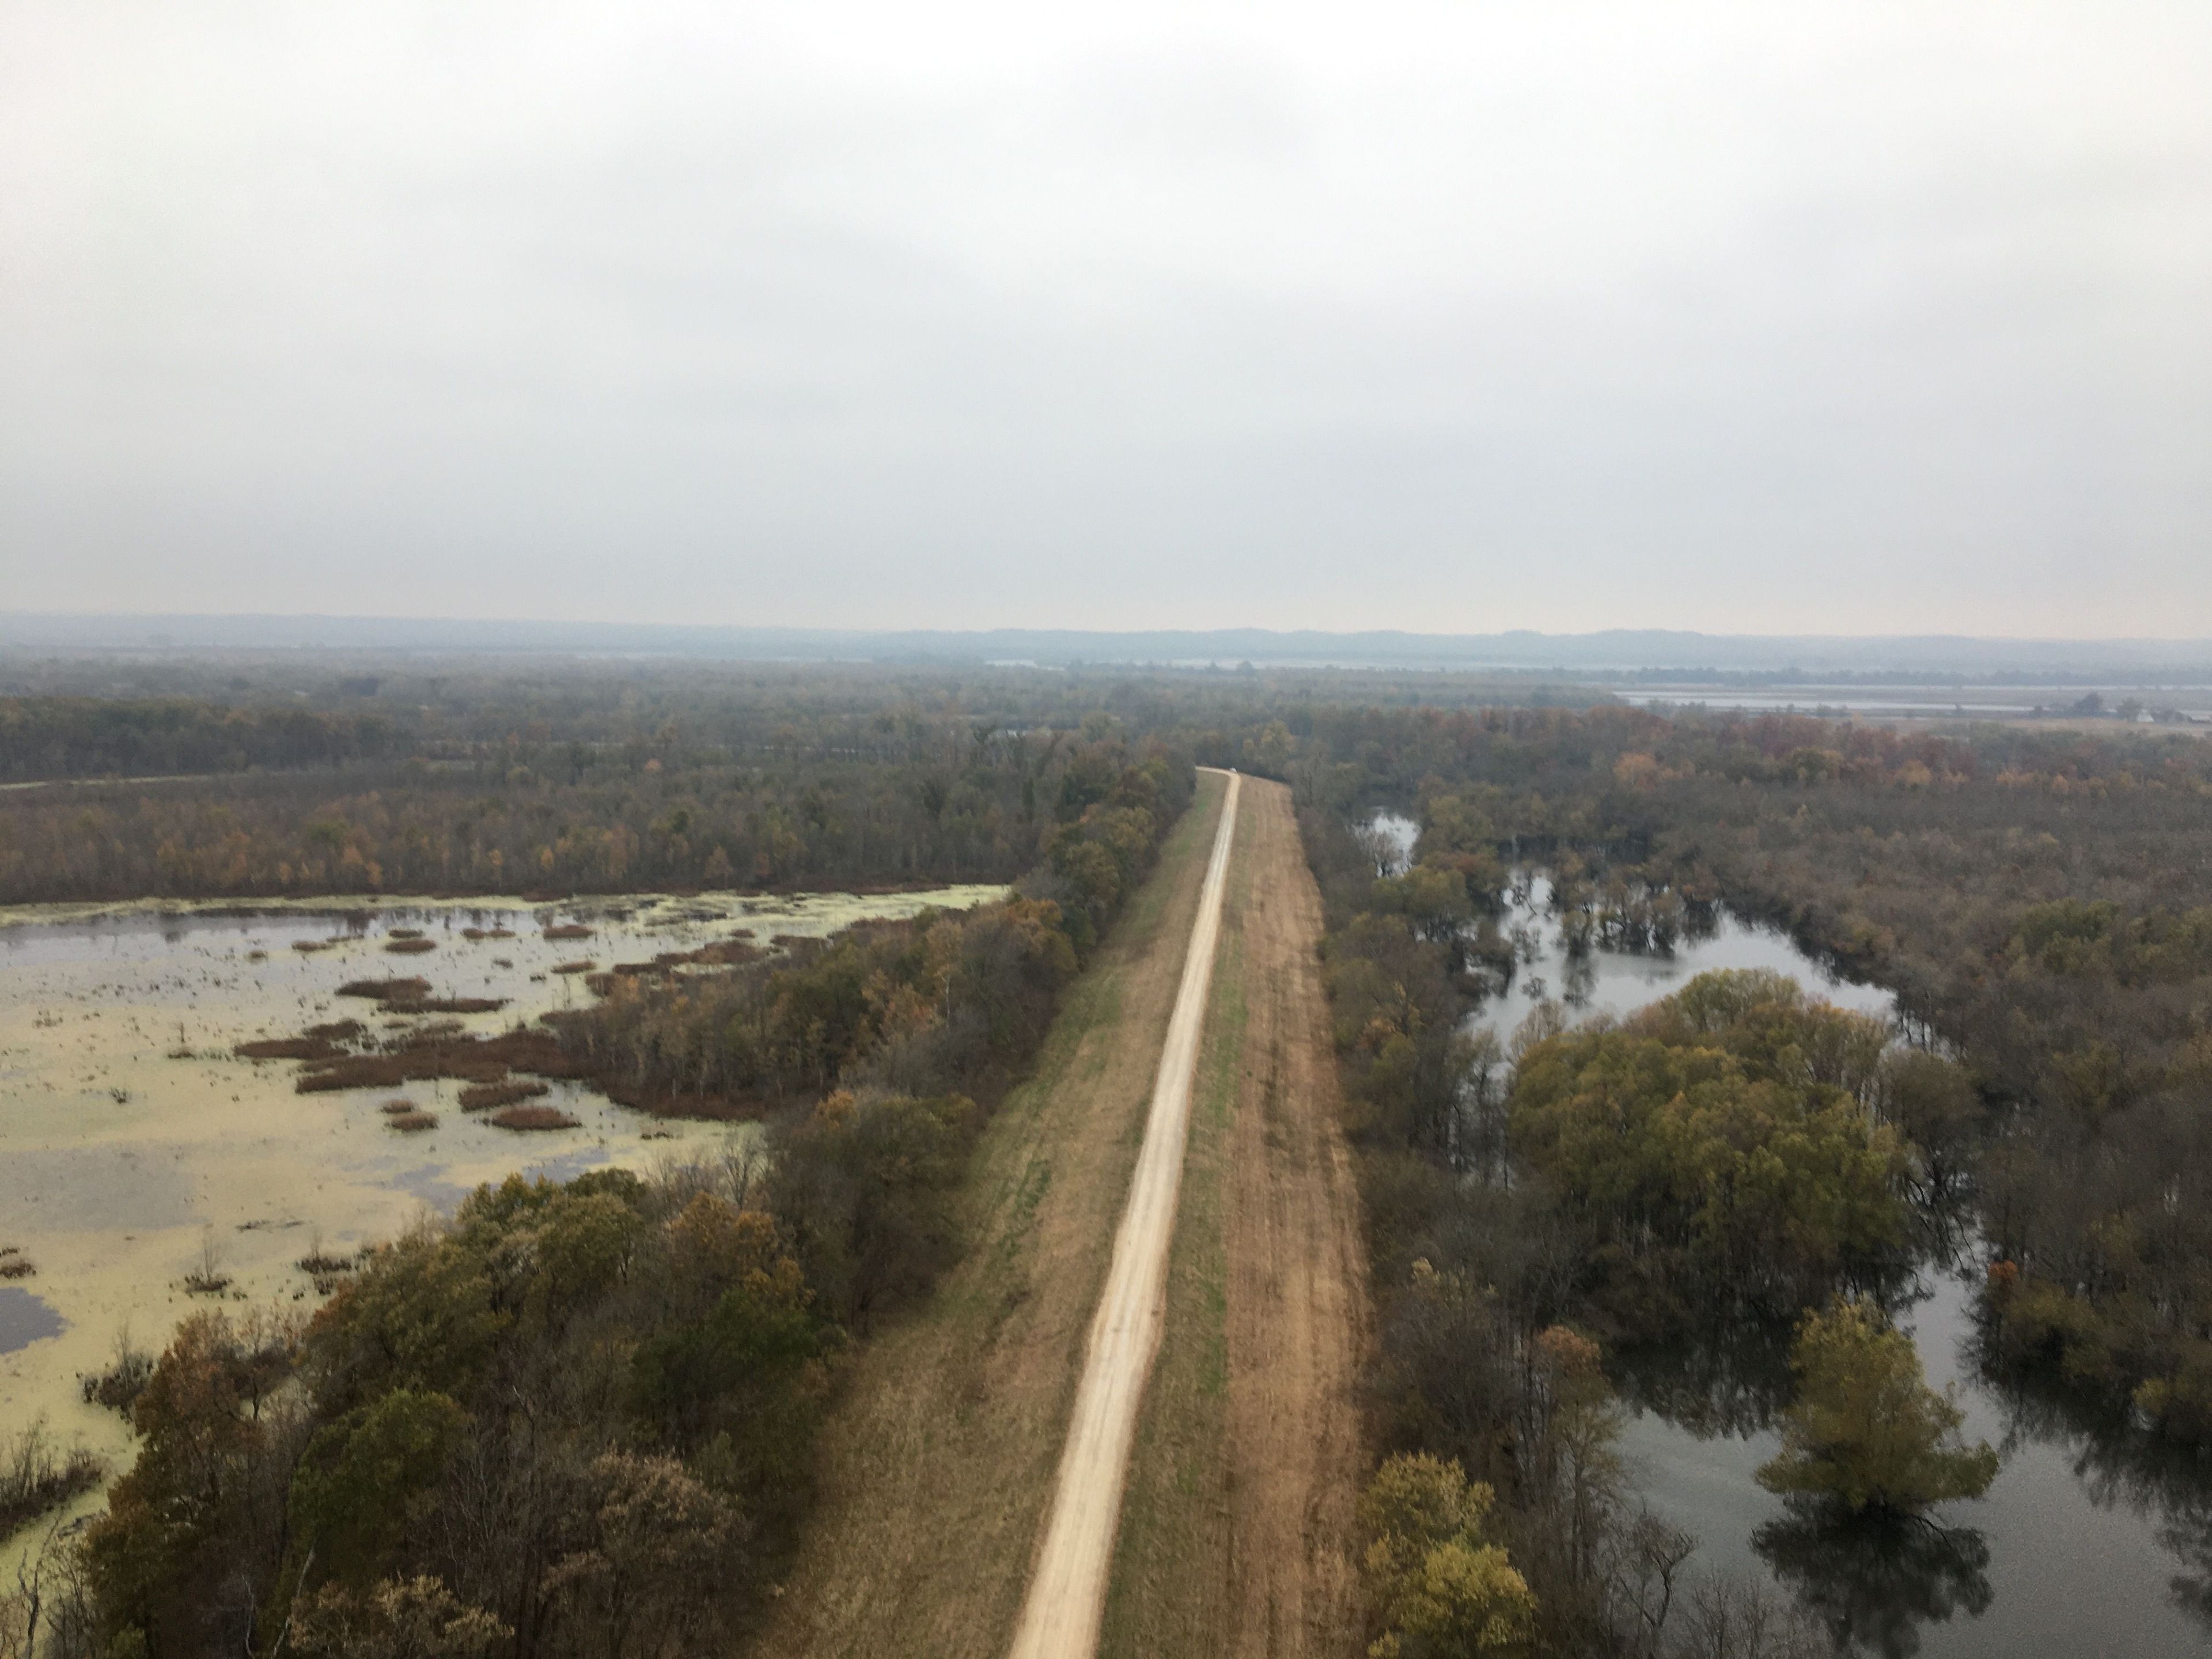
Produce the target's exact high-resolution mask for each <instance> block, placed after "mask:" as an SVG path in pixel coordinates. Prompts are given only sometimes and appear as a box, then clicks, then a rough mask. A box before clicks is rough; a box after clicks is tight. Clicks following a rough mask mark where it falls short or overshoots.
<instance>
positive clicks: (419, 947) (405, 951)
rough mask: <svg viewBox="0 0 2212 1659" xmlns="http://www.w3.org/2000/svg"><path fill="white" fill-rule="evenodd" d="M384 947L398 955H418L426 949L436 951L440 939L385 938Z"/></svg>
mask: <svg viewBox="0 0 2212 1659" xmlns="http://www.w3.org/2000/svg"><path fill="white" fill-rule="evenodd" d="M384 948H385V949H386V950H387V951H391V952H392V955H394V956H396V957H416V956H420V955H422V952H423V951H435V950H436V949H437V948H438V941H437V940H435V939H398V938H396V937H395V938H392V939H386V940H385V942H384Z"/></svg>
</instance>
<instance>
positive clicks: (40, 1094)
mask: <svg viewBox="0 0 2212 1659" xmlns="http://www.w3.org/2000/svg"><path fill="white" fill-rule="evenodd" d="M1004 892H1005V890H1004V889H1003V888H1001V887H997V886H964V887H951V888H940V889H935V890H927V891H914V892H900V893H891V894H884V895H872V896H859V895H849V894H812V895H799V896H791V897H772V898H758V897H747V896H739V895H734V894H708V895H704V896H697V897H685V898H669V897H663V896H627V897H622V898H606V899H599V900H592V901H588V902H577V903H574V904H561V905H554V906H545V905H532V904H527V903H525V902H521V901H519V900H501V899H475V900H469V901H460V902H449V901H435V902H434V901H410V900H404V899H397V900H395V899H378V900H374V901H370V900H363V901H360V902H358V903H353V902H342V901H325V902H319V903H317V904H314V905H313V906H311V907H310V906H301V907H297V908H256V909H252V910H241V909H240V908H236V907H219V906H204V907H199V908H187V909H182V910H173V909H161V910H156V909H155V908H151V907H148V906H120V907H94V906H78V907H65V906H27V907H17V908H10V909H5V910H0V1424H4V1425H6V1426H7V1427H8V1428H9V1430H10V1431H13V1430H15V1429H16V1428H19V1427H21V1426H24V1425H28V1424H30V1423H32V1422H34V1421H36V1420H38V1419H41V1418H43V1419H45V1422H46V1425H47V1427H48V1429H49V1430H50V1431H52V1434H53V1435H54V1436H55V1437H57V1438H58V1439H59V1440H61V1441H63V1442H64V1443H67V1442H76V1443H82V1444H84V1445H86V1446H88V1447H89V1448H90V1449H93V1450H94V1451H95V1452H98V1453H100V1454H101V1455H105V1456H106V1457H107V1458H108V1460H109V1462H110V1465H111V1467H112V1468H120V1467H123V1466H125V1465H126V1464H127V1462H128V1459H129V1449H128V1448H129V1438H130V1437H129V1434H128V1431H127V1430H126V1428H125V1425H124V1423H123V1421H122V1419H121V1418H120V1417H119V1416H118V1414H116V1413H113V1412H112V1411H108V1410H106V1409H104V1408H101V1407H98V1406H95V1405H92V1404H88V1403H87V1402H86V1401H85V1399H84V1398H83V1385H82V1380H81V1379H82V1378H84V1377H86V1376H92V1375H94V1374H96V1373H99V1372H100V1371H102V1370H106V1368H108V1367H109V1366H111V1365H112V1364H114V1363H115V1360H116V1358H117V1356H118V1352H119V1351H120V1350H121V1349H122V1348H123V1347H124V1346H129V1347H131V1348H133V1349H136V1350H137V1351H140V1352H159V1350H160V1349H161V1346H163V1344H164V1343H165V1342H166V1340H167V1335H168V1333H169V1331H170V1329H171V1328H173V1326H174V1324H175V1323H176V1322H177V1321H178V1320H179V1319H180V1318H181V1317H183V1316H185V1314H187V1313H189V1312H190V1311H191V1310H192V1309H194V1308H195V1307H197V1306H209V1305H215V1304H222V1305H225V1306H227V1307H228V1308H229V1309H230V1310H232V1311H233V1312H234V1313H237V1314H250V1313H252V1311H255V1310H270V1309H276V1310H299V1311H305V1310H308V1309H311V1308H312V1307H313V1305H315V1304H316V1302H317V1301H318V1300H319V1291H320V1290H322V1289H326V1288H327V1287H328V1286H329V1285H330V1284H331V1275H332V1274H333V1273H337V1272H339V1271H342V1270H343V1267H344V1265H345V1264H346V1263H347V1262H349V1261H350V1260H351V1258H352V1257H353V1256H354V1255H356V1254H357V1253H358V1252H359V1251H360V1250H361V1249H363V1248H364V1247H366V1246H368V1245H370V1244H373V1243H376V1242H378V1241H380V1240H383V1239H386V1238H389V1237H392V1236H394V1235H395V1234H397V1233H398V1232H400V1231H403V1230H404V1229H405V1228H406V1227H407V1226H408V1225H410V1222H411V1221H412V1220H413V1219H414V1218H416V1216H417V1215H418V1214H420V1213H422V1212H423V1210H424V1209H425V1208H426V1206H427V1207H428V1208H429V1209H432V1210H435V1211H440V1212H447V1211H450V1210H451V1209H452V1208H453V1206H454V1205H455V1204H457V1203H458V1202H459V1200H460V1199H461V1198H462V1197H463V1196H464V1195H465V1194H466V1193H468V1192H469V1191H470V1190H471V1189H472V1188H474V1187H476V1186H477V1184H478V1183H480V1182H491V1181H498V1180H500V1179H502V1178H504V1177H505V1176H507V1175H508V1174H510V1173H515V1172H520V1173H522V1174H524V1175H526V1176H536V1175H544V1176H549V1177H551V1178H555V1179H562V1178H566V1177H568V1176H574V1175H576V1174H578V1173H580V1172H581V1171H583V1170H586V1169H590V1168H594V1167H599V1166H605V1165H624V1166H631V1167H641V1166H649V1165H651V1164H654V1163H656V1162H659V1161H660V1160H663V1159H684V1158H695V1157H713V1156H718V1155H720V1153H721V1152H723V1151H725V1150H726V1149H727V1148H729V1147H730V1146H732V1143H733V1142H737V1141H741V1140H742V1139H744V1138H745V1137H747V1136H748V1135H750V1133H753V1129H752V1127H751V1126H750V1125H746V1124H732V1123H725V1122H698V1121H684V1120H683V1119H681V1118H673V1117H660V1116H655V1115H649V1114H647V1113H645V1112H642V1111H638V1110H634V1109H629V1108H627V1107H623V1106H619V1105H617V1104H614V1103H611V1101H609V1100H607V1099H606V1098H605V1097H602V1096H601V1095H599V1094H598V1093H596V1092H594V1091H592V1089H591V1088H589V1087H588V1086H587V1085H584V1084H581V1083H579V1082H575V1081H573V1080H563V1079H549V1080H544V1081H535V1080H533V1081H529V1082H509V1083H503V1084H501V1085H494V1088H493V1093H494V1094H495V1096H496V1098H490V1097H487V1095H486V1093H485V1085H483V1084H482V1083H480V1082H479V1083H473V1084H472V1083H471V1081H470V1080H468V1079H462V1078H454V1077H434V1078H428V1079H416V1078H410V1079H407V1080H405V1081H404V1082H402V1083H400V1084H398V1085H397V1086H389V1085H383V1084H381V1083H377V1084H370V1085H365V1086H359V1087H343V1088H327V1089H325V1088H318V1089H317V1090H316V1091H313V1092H302V1091H301V1089H300V1088H299V1087H297V1086H296V1085H298V1084H299V1083H300V1082H301V1066H299V1065H298V1064H296V1063H295V1059H294V1058H289V1057H284V1056H283V1055H282V1054H280V1055H276V1056H272V1057H268V1058H258V1059H257V1058H250V1057H247V1055H246V1054H241V1053H240V1048H241V1045H245V1046H246V1047H247V1048H248V1050H249V1052H251V1047H252V1045H256V1044H259V1045H263V1046H264V1049H269V1048H273V1049H278V1050H284V1051H287V1053H289V1051H291V1050H294V1049H296V1048H299V1047H300V1034H301V1032H302V1031H305V1030H309V1029H311V1028H314V1027H318V1026H321V1027H324V1028H325V1029H328V1030H338V1031H342V1032H343V1031H347V1030H348V1029H349V1023H352V1024H353V1025H354V1026H356V1027H357V1028H358V1029H357V1032H356V1033H355V1034H353V1035H352V1036H351V1040H352V1041H353V1042H355V1044H356V1046H357V1047H358V1046H362V1045H364V1044H368V1045H382V1044H389V1043H394V1042H402V1041H405V1040H407V1039H409V1038H410V1036H412V1037H415V1038H416V1039H417V1040H420V1039H421V1038H422V1037H424V1036H436V1035H438V1034H439V1033H441V1032H443V1033H447V1034H448V1035H449V1036H451V1037H453V1038H459V1037H464V1036H473V1037H491V1036H497V1035H499V1034H501V1033H502V1032H505V1031H507V1030H512V1029H514V1028H518V1027H530V1026H532V1025H535V1024H538V1022H539V1020H540V1017H541V1016H543V1015H544V1014H547V1013H549V1012H557V1011H559V1010H561V1009H563V1008H568V1007H577V1006H585V1005H587V1004H589V1003H590V1002H591V1001H592V997H593V993H592V989H591V988H590V984H589V980H590V976H591V975H592V973H593V972H595V971H598V970H602V969H611V968H613V967H615V966H616V965H617V964H618V963H631V962H635V961H636V960H637V959H639V958H641V957H642V958H647V959H650V958H653V957H655V956H665V955H667V954H668V953H672V952H673V953H687V954H688V953H692V952H700V951H705V952H706V954H707V955H708V957H710V958H711V957H712V956H713V955H714V951H713V950H711V949H709V948H708V947H714V946H722V947H724V948H725V949H726V951H732V952H734V951H736V950H737V949H738V947H739V946H740V945H750V946H752V947H756V948H757V949H761V950H766V951H773V950H775V941H777V940H778V939H801V938H821V937H824V936H826V935H828V934H829V933H835V932H836V931H837V930H838V929H840V928H842V927H848V926H849V925H851V924H852V923H854V922H855V921H861V920H865V919H870V918H878V917H884V918H896V917H904V916H909V915H915V913H917V912H919V911H921V910H922V909H924V908H932V907H934V908H949V909H964V908H968V907H969V906H972V905H975V904H977V903H981V902H988V901H991V900H994V899H996V898H999V897H1000V896H1003V894H1004ZM683 971H702V972H710V971H713V969H712V968H711V967H704V968H699V969H684V970H683ZM392 980H398V981H402V982H403V994H402V995H401V997H400V998H399V1000H397V1001H395V1000H392V997H391V995H390V994H389V989H388V987H387V994H386V996H385V997H384V998H382V999H378V998H376V997H373V996H363V995H362V994H359V993H360V991H361V990H362V981H392ZM405 981H415V982H416V983H415V984H412V985H408V984H405V983H404V982H405ZM349 989H350V993H351V994H349ZM465 1096H471V1097H472V1098H464V1097H465ZM498 1104H504V1105H505V1106H506V1109H504V1110H498V1111H494V1110H487V1109H484V1108H485V1107H487V1106H489V1105H498ZM503 1125H504V1127H502V1126H503ZM303 1262H305V1263H307V1264H309V1265H307V1266H306V1267H303V1266H302V1265H301V1264H302V1263H303ZM90 1501H91V1500H89V1499H88V1500H86V1502H90ZM81 1507H82V1506H81Z"/></svg>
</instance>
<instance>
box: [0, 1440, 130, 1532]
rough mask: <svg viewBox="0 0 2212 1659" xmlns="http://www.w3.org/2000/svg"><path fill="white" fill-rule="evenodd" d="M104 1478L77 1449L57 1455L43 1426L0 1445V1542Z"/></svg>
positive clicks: (99, 1465)
mask: <svg viewBox="0 0 2212 1659" xmlns="http://www.w3.org/2000/svg"><path fill="white" fill-rule="evenodd" d="M106 1473H107V1466H106V1464H105V1463H103V1462H100V1459H99V1458H97V1457H95V1456H94V1455H93V1454H92V1453H90V1452H88V1451H87V1450H86V1449H84V1448H83V1447H82V1446H72V1447H70V1449H69V1450H67V1451H66V1452H64V1451H60V1450H58V1449H57V1448H56V1447H55V1445H54V1443H53V1441H52V1438H51V1437H49V1436H48V1434H47V1433H46V1424H45V1422H44V1421H42V1420H41V1421H38V1422H33V1424H32V1425H30V1427H28V1428H27V1429H25V1430H23V1431H21V1433H20V1434H18V1435H16V1436H15V1437H14V1439H12V1440H9V1441H0V1539H5V1538H6V1537H8V1536H9V1534H11V1533H14V1532H15V1531H17V1530H19V1529H20V1528H23V1527H26V1526H27V1525H29V1524H30V1523H31V1522H33V1521H35V1520H37V1519H38V1518H39V1517H40V1516H42V1515H45V1514H46V1513H47V1512H48V1511H49V1510H58V1509H59V1508H60V1507H61V1506H62V1505H63V1504H66V1503H68V1502H69V1501H70V1499H71V1498H75V1497H76V1495H77V1494H78V1493H79V1492H89V1491H91V1490H92V1488H93V1487H94V1486H98V1485H99V1484H100V1480H101V1478H102V1477H103V1476H104V1475H106Z"/></svg>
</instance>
